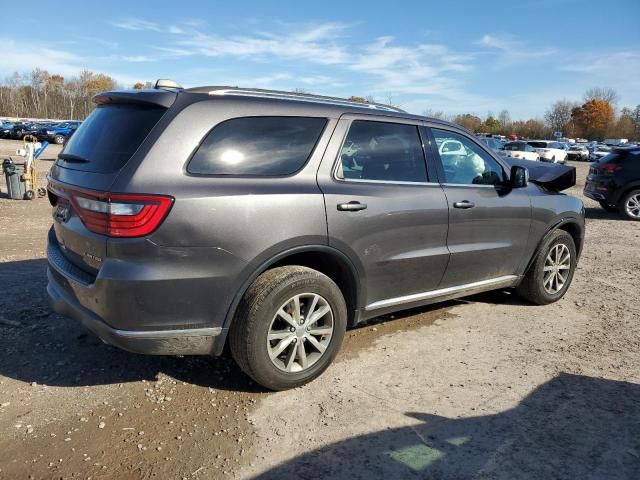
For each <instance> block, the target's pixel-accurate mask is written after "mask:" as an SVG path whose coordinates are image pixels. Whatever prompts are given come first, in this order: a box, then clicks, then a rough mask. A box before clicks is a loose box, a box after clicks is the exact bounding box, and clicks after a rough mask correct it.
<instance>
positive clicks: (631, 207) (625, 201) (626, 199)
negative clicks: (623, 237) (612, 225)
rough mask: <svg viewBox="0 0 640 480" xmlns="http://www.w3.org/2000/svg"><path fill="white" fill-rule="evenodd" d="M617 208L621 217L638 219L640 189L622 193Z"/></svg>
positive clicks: (639, 219)
mask: <svg viewBox="0 0 640 480" xmlns="http://www.w3.org/2000/svg"><path fill="white" fill-rule="evenodd" d="M618 208H619V209H620V213H621V214H622V216H623V217H625V218H627V219H629V220H635V221H640V189H636V190H631V191H630V192H627V193H626V194H624V196H623V197H622V200H620V205H619V207H618Z"/></svg>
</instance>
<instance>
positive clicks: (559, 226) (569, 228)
mask: <svg viewBox="0 0 640 480" xmlns="http://www.w3.org/2000/svg"><path fill="white" fill-rule="evenodd" d="M556 230H563V231H565V232H567V233H568V234H569V235H571V238H573V243H574V244H575V247H576V253H577V255H578V258H579V257H580V254H581V253H582V245H583V242H584V227H583V226H581V225H580V223H579V222H578V220H577V219H576V218H573V217H567V218H563V219H561V220H560V221H558V222H556V223H554V224H553V225H552V226H551V227H549V228H548V229H547V231H546V232H545V234H544V235H543V236H542V238H541V239H540V241H539V242H538V245H536V248H535V250H534V251H533V255H532V256H531V258H530V259H529V262H528V263H527V266H526V268H525V269H524V272H523V274H522V278H524V276H525V275H526V274H527V272H529V269H530V268H531V266H532V265H533V263H534V262H535V260H536V257H537V256H538V253H539V252H540V249H541V248H542V246H543V245H544V243H545V242H546V241H547V239H548V238H549V235H551V234H552V233H553V232H555V231H556Z"/></svg>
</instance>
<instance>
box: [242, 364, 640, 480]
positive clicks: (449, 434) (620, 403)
mask: <svg viewBox="0 0 640 480" xmlns="http://www.w3.org/2000/svg"><path fill="white" fill-rule="evenodd" d="M406 415H408V416H410V417H413V418H414V419H415V420H417V421H418V422H417V423H416V424H415V425H412V426H410V427H403V428H397V429H391V430H384V431H380V432H375V433H372V434H368V435H363V436H358V437H354V438H349V439H347V440H345V441H342V442H338V443H334V444H331V445H328V446H326V447H323V448H320V449H318V450H315V451H312V452H310V453H306V454H304V455H302V456H299V457H296V458H295V459H294V460H292V461H290V462H286V463H284V464H282V465H279V466H277V467H275V468H273V469H272V470H270V471H268V472H266V473H263V474H261V475H259V476H257V477H255V478H259V479H261V480H269V479H274V480H275V479H282V478H310V479H311V478H323V479H343V478H344V479H347V478H348V479H354V478H356V479H367V480H369V479H377V478H380V479H382V478H385V479H387V478H402V479H441V480H444V479H463V478H490V479H513V478H518V479H541V478H556V479H576V478H582V479H600V478H607V479H635V478H638V472H640V386H639V385H636V384H632V383H627V382H619V381H612V380H605V379H599V378H592V377H586V376H581V375H571V374H567V373H561V374H559V375H558V376H557V377H555V378H553V379H552V380H550V381H549V382H547V383H545V384H543V385H542V386H540V387H538V388H537V389H536V390H534V391H533V392H532V393H531V394H529V395H528V396H527V397H526V398H524V399H523V400H522V401H521V402H520V403H519V404H518V405H517V406H516V407H515V408H513V409H510V410H506V411H504V412H500V413H498V414H494V415H484V416H478V417H469V418H446V417H441V416H437V415H429V414H425V413H406Z"/></svg>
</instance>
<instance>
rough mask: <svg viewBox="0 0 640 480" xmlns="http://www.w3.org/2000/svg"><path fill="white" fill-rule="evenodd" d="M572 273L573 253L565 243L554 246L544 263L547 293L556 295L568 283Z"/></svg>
mask: <svg viewBox="0 0 640 480" xmlns="http://www.w3.org/2000/svg"><path fill="white" fill-rule="evenodd" d="M570 271H571V252H570V251H569V247H567V246H566V245H565V244H564V243H558V244H556V245H554V246H553V247H552V248H551V250H550V251H549V253H548V254H547V258H546V259H545V262H544V269H543V279H542V282H543V285H544V289H545V291H546V292H547V293H549V294H551V295H555V294H556V293H558V292H560V291H561V290H562V288H563V287H564V285H565V283H567V279H568V278H569V273H570Z"/></svg>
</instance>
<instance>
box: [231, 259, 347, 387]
mask: <svg viewBox="0 0 640 480" xmlns="http://www.w3.org/2000/svg"><path fill="white" fill-rule="evenodd" d="M346 326H347V308H346V304H345V301H344V297H343V296H342V293H341V292H340V289H339V288H338V286H337V285H336V284H335V283H334V282H333V281H332V280H331V279H330V278H329V277H327V276H326V275H323V274H322V273H320V272H318V271H316V270H312V269H310V268H307V267H301V266H286V267H277V268H274V269H272V270H268V271H267V272H265V273H263V274H262V275H260V276H259V277H258V278H257V279H256V281H255V282H254V283H253V284H252V285H251V287H249V289H248V290H247V293H246V294H245V296H244V298H243V299H242V302H241V304H240V306H239V308H238V312H237V313H236V316H235V319H234V321H233V325H232V326H231V330H230V332H229V345H230V348H231V354H232V355H233V358H234V359H235V361H236V362H237V363H238V365H239V366H240V368H242V370H243V371H244V372H245V373H246V374H247V375H249V376H250V377H251V378H253V379H254V380H255V381H256V382H257V383H259V384H260V385H262V386H263V387H266V388H268V389H271V390H285V389H288V388H294V387H298V386H300V385H303V384H305V383H307V382H310V381H311V380H313V379H314V378H316V377H318V376H319V375H320V374H321V373H322V372H324V370H326V368H327V367H328V366H329V365H330V364H331V362H332V361H333V359H334V358H335V356H336V355H337V353H338V351H339V350H340V345H341V344H342V339H343V338H344V333H345V330H346Z"/></svg>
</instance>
